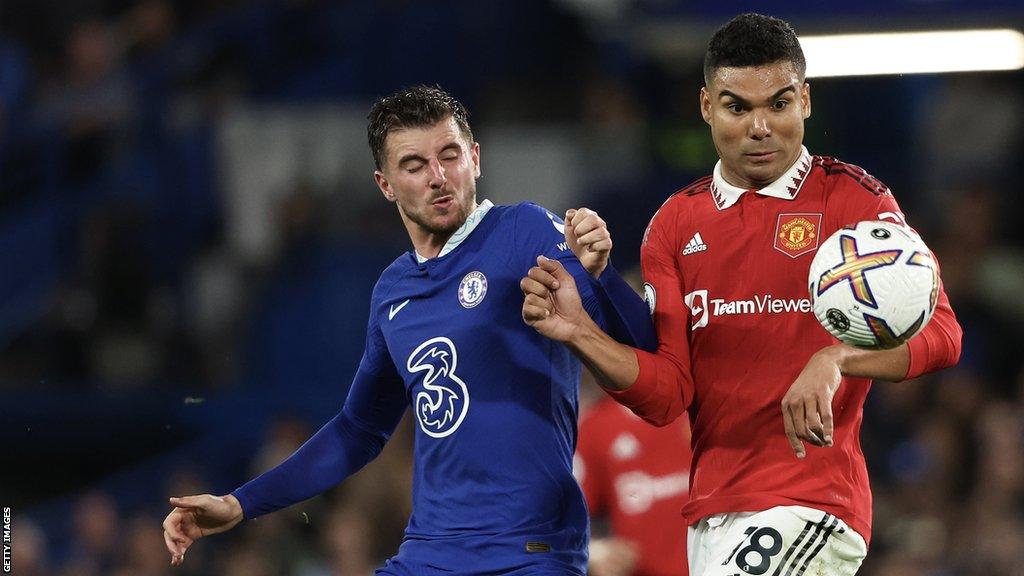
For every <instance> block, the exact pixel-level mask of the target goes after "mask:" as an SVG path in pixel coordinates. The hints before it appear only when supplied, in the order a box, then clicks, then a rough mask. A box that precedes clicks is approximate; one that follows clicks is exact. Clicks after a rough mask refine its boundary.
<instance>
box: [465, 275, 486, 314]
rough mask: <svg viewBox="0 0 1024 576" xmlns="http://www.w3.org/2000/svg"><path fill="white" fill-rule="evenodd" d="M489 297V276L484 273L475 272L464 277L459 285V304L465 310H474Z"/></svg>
mask: <svg viewBox="0 0 1024 576" xmlns="http://www.w3.org/2000/svg"><path fill="white" fill-rule="evenodd" d="M486 295H487V276H484V273H483V272H479V271H474V272H470V273H469V274H466V275H465V276H463V277H462V282H460V283H459V304H462V307H463V308H473V307H475V306H476V305H477V304H479V303H481V302H483V301H484V296H486Z"/></svg>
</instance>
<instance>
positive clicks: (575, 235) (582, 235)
mask: <svg viewBox="0 0 1024 576" xmlns="http://www.w3.org/2000/svg"><path fill="white" fill-rule="evenodd" d="M565 243H566V244H567V245H568V246H569V249H570V250H572V252H573V254H575V255H576V257H577V258H579V260H580V262H581V263H582V264H583V268H585V269H586V270H587V272H589V273H590V275H591V276H593V277H594V278H597V277H598V276H600V275H601V273H602V272H604V269H605V267H607V266H608V258H609V257H611V253H612V235H611V233H610V232H608V224H607V223H606V222H605V221H604V220H602V219H601V217H600V216H598V215H597V212H594V211H593V210H591V209H589V208H577V209H572V210H567V211H566V212H565Z"/></svg>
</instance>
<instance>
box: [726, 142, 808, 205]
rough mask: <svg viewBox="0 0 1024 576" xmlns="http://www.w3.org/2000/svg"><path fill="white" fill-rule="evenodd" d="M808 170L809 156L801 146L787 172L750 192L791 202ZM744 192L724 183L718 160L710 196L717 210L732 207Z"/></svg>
mask: <svg viewBox="0 0 1024 576" xmlns="http://www.w3.org/2000/svg"><path fill="white" fill-rule="evenodd" d="M810 168H811V154H810V153H809V152H808V151H807V148H805V147H803V146H801V147H800V156H799V157H798V158H797V159H796V162H795V163H794V164H793V165H792V166H790V167H789V170H786V173H785V174H783V175H782V176H781V177H779V179H778V180H776V181H775V182H772V183H771V184H769V185H767V186H765V187H764V188H761V189H760V190H752V191H753V192H756V193H757V194H761V195H762V196H772V197H773V198H781V199H783V200H792V199H794V198H796V195H797V194H798V193H799V192H800V188H801V187H802V186H803V184H804V178H805V177H806V176H807V173H808V172H809V171H810ZM744 192H748V190H747V189H746V188H740V187H739V186H733V185H732V184H729V183H728V182H726V181H725V178H723V177H722V161H721V160H719V161H718V163H717V164H715V174H714V178H713V179H712V182H711V196H712V197H713V198H714V199H715V205H716V206H718V209H719V210H725V209H726V208H728V207H729V206H732V205H733V204H735V203H736V202H738V201H739V199H740V196H742V195H743V193H744Z"/></svg>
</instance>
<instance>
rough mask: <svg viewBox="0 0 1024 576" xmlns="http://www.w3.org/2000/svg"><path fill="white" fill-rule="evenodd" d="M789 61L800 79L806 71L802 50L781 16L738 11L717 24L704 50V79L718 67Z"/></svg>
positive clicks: (713, 73)
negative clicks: (735, 14)
mask: <svg viewBox="0 0 1024 576" xmlns="http://www.w3.org/2000/svg"><path fill="white" fill-rule="evenodd" d="M779 61H785V62H792V63H793V67H794V68H795V69H796V71H797V74H799V75H800V78H801V79H803V77H804V73H805V72H806V71H807V61H806V60H804V51H803V49H801V48H800V41H799V40H797V37H796V32H794V31H793V27H792V26H790V25H789V23H788V22H785V21H784V20H779V19H778V18H773V17H771V16H765V15H763V14H753V13H747V14H740V15H739V16H737V17H735V18H733V19H732V20H730V21H729V22H727V23H726V24H725V25H724V26H722V27H721V28H719V29H718V30H717V31H716V32H715V34H714V35H713V36H712V37H711V41H710V42H708V50H707V52H706V53H705V54H704V83H705V84H709V83H710V81H711V77H712V76H714V75H715V71H716V70H718V69H719V68H725V67H735V68H746V67H750V66H764V65H766V64H773V63H775V62H779Z"/></svg>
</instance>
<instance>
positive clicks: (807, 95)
mask: <svg viewBox="0 0 1024 576" xmlns="http://www.w3.org/2000/svg"><path fill="white" fill-rule="evenodd" d="M800 100H801V103H802V104H803V107H804V120H806V119H808V118H810V117H811V85H810V83H808V82H804V86H803V88H801V90H800Z"/></svg>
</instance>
